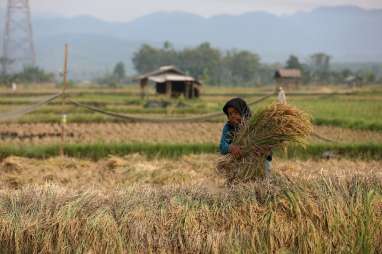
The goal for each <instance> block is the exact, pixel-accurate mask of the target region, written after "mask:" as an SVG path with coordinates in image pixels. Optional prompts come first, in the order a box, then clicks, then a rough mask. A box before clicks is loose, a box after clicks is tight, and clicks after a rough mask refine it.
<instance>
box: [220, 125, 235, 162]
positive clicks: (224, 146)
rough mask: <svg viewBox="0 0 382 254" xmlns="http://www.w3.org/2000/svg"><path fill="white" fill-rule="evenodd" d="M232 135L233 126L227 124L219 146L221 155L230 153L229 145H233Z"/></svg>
mask: <svg viewBox="0 0 382 254" xmlns="http://www.w3.org/2000/svg"><path fill="white" fill-rule="evenodd" d="M232 134H233V128H232V126H231V125H230V124H229V123H226V124H225V125H224V127H223V131H222V136H221V138H220V145H219V150H220V153H221V154H223V155H224V154H227V153H229V145H230V144H231V143H232Z"/></svg>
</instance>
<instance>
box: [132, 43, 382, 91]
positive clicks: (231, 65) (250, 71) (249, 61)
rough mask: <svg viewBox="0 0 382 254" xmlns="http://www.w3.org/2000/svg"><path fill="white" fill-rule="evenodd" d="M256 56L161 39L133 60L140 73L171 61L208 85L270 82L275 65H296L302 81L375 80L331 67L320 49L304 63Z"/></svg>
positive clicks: (371, 74) (362, 73)
mask: <svg viewBox="0 0 382 254" xmlns="http://www.w3.org/2000/svg"><path fill="white" fill-rule="evenodd" d="M260 60H261V59H260V56H259V55H257V54H255V53H253V52H250V51H247V50H235V49H234V50H228V51H221V50H219V49H217V48H214V47H212V46H211V45H210V44H209V43H208V42H205V43H202V44H200V45H199V46H196V47H194V48H186V49H183V50H175V49H174V47H173V46H172V45H171V43H170V42H165V43H164V45H163V47H162V48H156V47H152V46H150V45H148V44H144V45H142V47H141V48H140V49H139V50H138V51H137V52H136V53H135V54H134V57H133V64H134V67H135V69H136V71H137V72H138V73H140V74H142V73H147V72H150V71H153V70H155V69H158V68H159V67H161V66H164V65H175V66H177V67H178V68H179V69H181V70H184V71H185V72H186V73H187V74H188V75H191V76H193V77H196V78H197V79H199V80H202V81H203V82H205V83H207V84H210V85H233V86H235V85H240V86H246V85H256V84H269V83H273V82H274V78H273V76H274V73H275V71H276V69H279V68H294V69H299V70H300V71H301V73H302V81H303V82H304V83H331V84H339V83H344V81H345V80H346V79H347V78H349V77H357V78H358V79H359V80H361V81H363V82H365V83H367V82H368V83H373V82H376V81H377V77H376V74H375V73H374V72H373V71H371V70H370V71H358V72H353V71H351V70H349V69H343V70H340V71H338V70H337V71H334V70H333V69H332V68H331V60H332V58H331V56H329V55H328V54H325V53H322V52H319V53H315V54H312V55H311V56H310V57H309V58H308V61H307V62H306V63H301V62H300V60H299V59H298V57H297V56H294V55H291V56H290V57H289V58H288V60H287V61H286V63H285V64H273V65H270V64H263V63H261V61H260ZM381 81H382V80H381Z"/></svg>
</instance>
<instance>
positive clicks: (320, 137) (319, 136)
mask: <svg viewBox="0 0 382 254" xmlns="http://www.w3.org/2000/svg"><path fill="white" fill-rule="evenodd" d="M311 136H312V137H315V138H317V139H320V140H322V141H326V142H330V143H335V144H338V142H337V141H335V140H332V139H329V138H325V137H323V136H321V135H319V134H317V133H316V132H313V133H312V135H311Z"/></svg>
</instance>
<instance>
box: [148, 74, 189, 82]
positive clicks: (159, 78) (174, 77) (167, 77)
mask: <svg viewBox="0 0 382 254" xmlns="http://www.w3.org/2000/svg"><path fill="white" fill-rule="evenodd" d="M148 79H149V80H151V81H154V82H157V83H164V82H167V81H186V82H187V81H195V79H194V78H193V77H190V76H186V75H180V74H161V75H156V76H151V77H149V78H148Z"/></svg>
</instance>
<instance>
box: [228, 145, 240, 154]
mask: <svg viewBox="0 0 382 254" xmlns="http://www.w3.org/2000/svg"><path fill="white" fill-rule="evenodd" d="M229 152H230V154H232V155H233V156H235V157H240V156H241V150H240V146H238V145H230V146H229Z"/></svg>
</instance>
